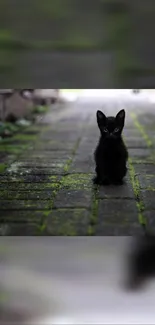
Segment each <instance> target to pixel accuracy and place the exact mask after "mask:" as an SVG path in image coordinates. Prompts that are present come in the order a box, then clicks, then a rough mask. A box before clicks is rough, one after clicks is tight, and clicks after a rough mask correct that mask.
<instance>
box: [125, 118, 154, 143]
mask: <svg viewBox="0 0 155 325" xmlns="http://www.w3.org/2000/svg"><path fill="white" fill-rule="evenodd" d="M130 116H131V117H132V119H133V122H134V125H135V126H136V128H137V129H138V130H139V131H140V133H141V135H142V137H143V138H144V140H145V142H146V144H147V146H148V147H149V148H150V147H152V146H153V143H152V141H151V139H150V138H149V136H148V135H147V133H146V132H145V129H144V127H143V126H142V125H141V124H140V123H139V121H138V119H137V116H136V114H135V113H133V112H132V113H130Z"/></svg>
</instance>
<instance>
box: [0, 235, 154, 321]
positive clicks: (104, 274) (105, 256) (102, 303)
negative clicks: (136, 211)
mask: <svg viewBox="0 0 155 325" xmlns="http://www.w3.org/2000/svg"><path fill="white" fill-rule="evenodd" d="M132 243H133V242H132V238H130V237H96V238H88V237H81V238H78V237H75V238H67V237H66V238H65V237H61V238H60V237H57V238H49V237H48V238H45V237H44V238H43V237H42V238H41V237H40V238H39V237H29V238H26V237H14V238H11V237H10V238H7V237H3V238H1V240H0V248H1V253H0V254H1V267H0V286H1V294H0V310H1V312H0V324H3V325H4V324H6V322H8V323H7V325H10V324H13V323H14V324H19V323H20V324H25V325H26V324H27V325H28V324H36V325H37V324H146V323H149V324H154V322H155V316H154V296H155V286H154V283H151V284H149V285H148V286H146V288H145V290H141V291H137V292H128V291H126V290H125V287H124V283H125V282H124V281H125V278H126V276H127V272H126V261H127V256H128V253H129V251H130V249H131V248H132V247H133V246H132Z"/></svg>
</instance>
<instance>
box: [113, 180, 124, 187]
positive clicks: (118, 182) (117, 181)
mask: <svg viewBox="0 0 155 325" xmlns="http://www.w3.org/2000/svg"><path fill="white" fill-rule="evenodd" d="M123 184H124V182H123V180H122V179H117V180H115V181H114V185H116V186H117V185H118V186H119V185H123Z"/></svg>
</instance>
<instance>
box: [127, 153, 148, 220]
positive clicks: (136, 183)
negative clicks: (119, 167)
mask: <svg viewBox="0 0 155 325" xmlns="http://www.w3.org/2000/svg"><path fill="white" fill-rule="evenodd" d="M129 174H130V179H131V184H132V187H133V191H134V195H135V199H136V205H137V209H138V219H139V223H140V224H146V219H145V218H144V216H143V211H144V203H143V201H142V199H141V198H140V184H139V181H138V178H137V176H136V173H135V169H134V167H133V163H132V159H131V158H129Z"/></svg>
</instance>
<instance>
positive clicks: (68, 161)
mask: <svg viewBox="0 0 155 325" xmlns="http://www.w3.org/2000/svg"><path fill="white" fill-rule="evenodd" d="M71 163H72V159H71V158H70V159H68V160H67V162H66V164H65V166H64V172H65V173H67V172H68V171H69V169H70V166H71Z"/></svg>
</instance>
